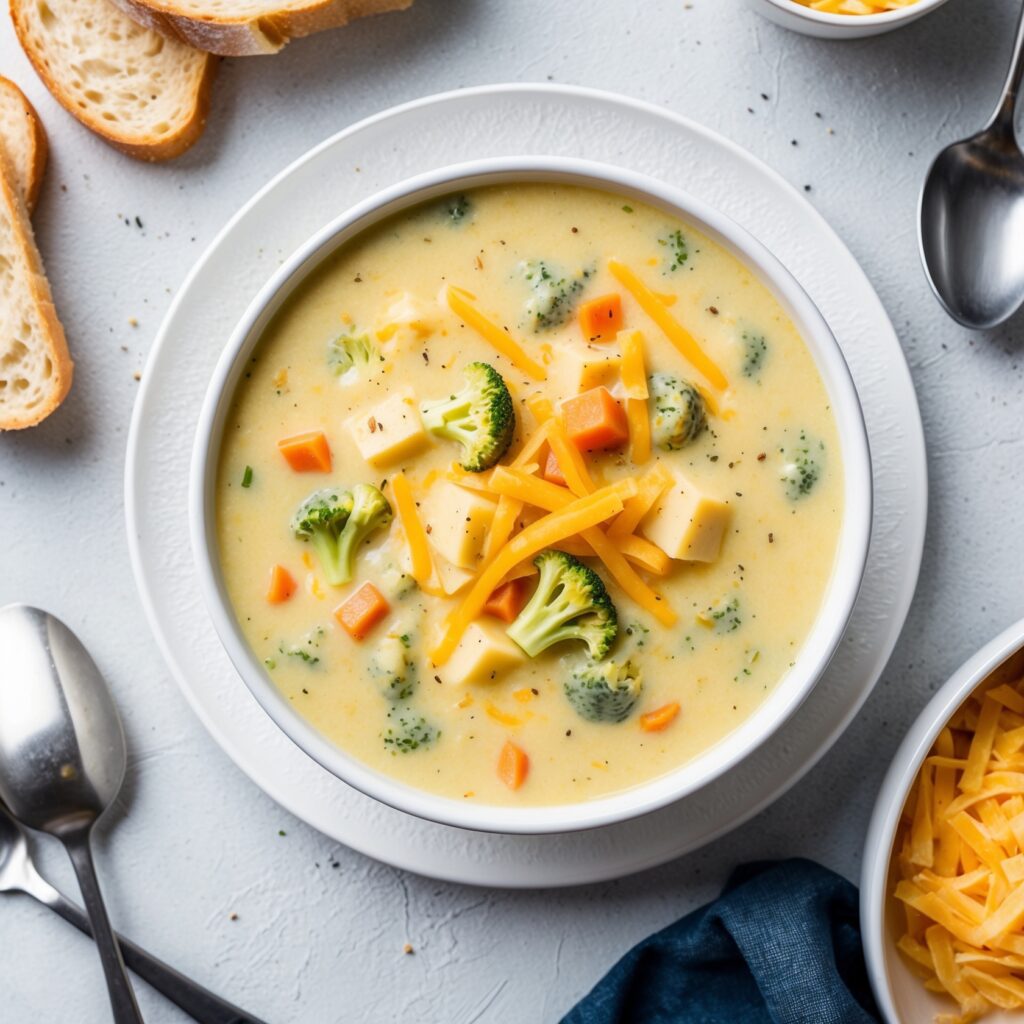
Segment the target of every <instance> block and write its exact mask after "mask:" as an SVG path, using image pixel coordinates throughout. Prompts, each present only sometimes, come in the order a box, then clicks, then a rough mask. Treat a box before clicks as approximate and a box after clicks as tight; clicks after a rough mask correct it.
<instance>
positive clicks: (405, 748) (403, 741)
mask: <svg viewBox="0 0 1024 1024" xmlns="http://www.w3.org/2000/svg"><path fill="white" fill-rule="evenodd" d="M388 721H389V722H392V723H393V724H392V725H389V726H388V727H387V728H386V729H385V730H384V731H383V732H382V733H381V739H382V740H383V741H384V746H385V747H387V748H388V749H389V750H390V751H391V754H392V756H394V755H395V754H408V753H410V752H411V751H413V750H419V748H420V747H429V746H430V744H431V743H434V742H436V741H437V740H439V739H440V738H441V730H440V729H437V728H435V727H434V726H433V725H431V724H430V723H429V722H428V721H427V720H426V719H425V718H424V717H423V716H422V715H417V714H415V713H414V712H412V711H411V710H410V708H409V706H408V705H407V704H401V705H398V706H397V707H394V708H392V709H391V710H390V711H389V712H388Z"/></svg>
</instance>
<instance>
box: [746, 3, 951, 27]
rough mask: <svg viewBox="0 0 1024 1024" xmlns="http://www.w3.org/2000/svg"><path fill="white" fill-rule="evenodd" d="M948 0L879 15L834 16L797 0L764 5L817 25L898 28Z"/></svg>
mask: <svg viewBox="0 0 1024 1024" xmlns="http://www.w3.org/2000/svg"><path fill="white" fill-rule="evenodd" d="M947 2H948V0H917V2H916V3H913V4H911V5H910V6H909V7H903V8H898V9H896V10H894V11H879V12H878V13H877V14H832V13H829V12H827V11H816V10H814V8H813V7H805V6H804V5H803V4H799V3H797V2H796V0H764V3H768V4H771V5H772V7H775V8H777V9H778V10H780V11H785V12H786V13H788V14H793V15H795V16H797V17H801V18H804V19H806V20H807V21H811V22H814V23H815V24H817V25H838V26H842V27H844V28H846V27H849V28H855V27H856V26H858V25H861V26H865V27H868V26H871V25H879V26H883V25H890V26H894V27H895V26H896V25H898V24H899V23H900V22H903V21H908V20H914V19H917V18H920V17H921V16H922V15H923V14H925V13H927V12H928V11H929V10H930V9H931V8H933V7H941V6H942V5H943V4H944V3H947Z"/></svg>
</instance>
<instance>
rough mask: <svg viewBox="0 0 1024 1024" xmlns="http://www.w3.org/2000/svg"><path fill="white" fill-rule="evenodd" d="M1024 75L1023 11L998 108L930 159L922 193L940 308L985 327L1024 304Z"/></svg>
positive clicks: (928, 259) (925, 243) (924, 231)
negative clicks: (1017, 124)
mask: <svg viewBox="0 0 1024 1024" xmlns="http://www.w3.org/2000/svg"><path fill="white" fill-rule="evenodd" d="M1022 77H1024V10H1022V12H1021V17H1020V20H1019V22H1018V25H1017V35H1016V39H1015V42H1014V48H1013V57H1012V60H1011V62H1010V70H1009V73H1008V74H1007V76H1006V83H1005V85H1004V86H1003V94H1002V98H1001V99H1000V102H999V107H998V108H997V109H996V112H995V114H993V116H992V119H991V120H990V121H989V123H988V124H987V125H986V126H985V128H984V129H983V130H982V131H981V132H979V133H978V134H977V135H973V136H971V137H970V138H969V139H964V140H963V141H961V142H955V143H953V144H952V145H951V146H948V147H947V148H946V149H944V150H943V151H942V152H941V153H940V154H939V155H938V157H937V158H936V159H935V161H934V163H933V164H932V166H931V168H930V170H929V171H928V175H927V177H926V179H925V183H924V188H923V189H922V191H921V204H920V208H919V218H918V219H919V227H920V240H921V258H922V261H923V262H924V268H925V273H926V274H927V276H928V281H929V283H930V284H931V286H932V290H933V291H934V292H935V295H936V296H937V297H938V299H939V302H941V303H942V305H943V307H944V308H945V310H946V312H947V313H949V315H950V316H951V317H953V319H954V320H956V321H957V322H958V323H961V324H963V325H964V326H965V327H971V328H975V329H977V330H986V329H988V328H991V327H995V326H996V325H997V324H1001V323H1003V321H1005V320H1008V319H1009V318H1010V317H1011V316H1013V314H1014V313H1016V312H1017V310H1018V309H1020V307H1021V305H1022V304H1024V245H1022V244H1021V239H1022V238H1024V154H1022V153H1021V150H1020V147H1019V145H1018V144H1017V135H1016V131H1015V128H1014V115H1015V113H1016V107H1017V96H1018V92H1019V89H1020V85H1021V79H1022Z"/></svg>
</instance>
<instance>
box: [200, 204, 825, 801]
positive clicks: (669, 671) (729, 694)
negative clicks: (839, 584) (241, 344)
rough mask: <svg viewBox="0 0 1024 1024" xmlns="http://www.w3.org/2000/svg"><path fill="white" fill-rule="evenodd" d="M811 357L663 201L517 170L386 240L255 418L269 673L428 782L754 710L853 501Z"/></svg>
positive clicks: (259, 616)
mask: <svg viewBox="0 0 1024 1024" xmlns="http://www.w3.org/2000/svg"><path fill="white" fill-rule="evenodd" d="M842 481H843V474H842V466H841V462H840V447H839V443H838V439H837V436H836V425H835V422H834V420H833V417H832V414H831V412H830V409H829V400H828V395H827V393H826V390H825V387H824V385H823V383H822V381H821V379H820V377H819V375H818V372H817V369H816V367H815V363H814V360H813V358H812V356H811V354H810V352H809V351H808V349H807V348H806V346H805V345H804V343H803V341H802V340H801V338H800V336H799V334H798V333H797V331H796V330H795V328H794V326H793V324H792V323H791V322H790V321H789V319H788V318H787V317H786V315H785V314H784V312H783V311H782V309H781V308H780V306H779V305H778V303H777V302H776V301H775V299H774V298H773V297H772V295H771V294H770V292H769V291H768V290H767V289H766V288H765V287H764V285H763V284H761V283H760V281H759V280H758V279H757V278H756V277H755V276H754V274H752V273H751V272H750V271H749V270H748V269H747V268H746V267H745V266H744V265H743V264H742V263H741V262H740V261H739V260H737V259H736V258H735V257H733V256H732V255H730V254H729V253H728V252H726V251H725V250H724V249H723V248H722V247H721V246H719V245H717V244H716V243H714V242H712V241H710V240H709V239H708V238H706V237H704V236H703V235H701V234H700V233H699V232H698V231H696V230H695V229H694V228H693V227H691V226H690V225H689V224H687V223H685V222H681V221H677V220H675V219H673V218H672V217H670V216H667V215H666V214H665V213H664V212H662V211H660V210H656V209H654V208H652V207H648V206H645V205H643V204H641V203H638V202H636V201H635V200H632V199H629V200H626V199H623V198H622V197H620V196H616V195H613V194H609V193H605V192H600V191H591V190H588V189H584V188H578V187H572V186H565V185H553V184H521V185H510V186H501V187H488V188H482V189H479V190H474V191H470V192H468V193H466V194H462V195H453V196H451V197H448V198H446V199H443V200H440V201H435V202H431V203H429V204H426V205H423V206H420V207H417V208H416V209H414V210H412V211H410V212H406V213H402V214H400V215H398V216H395V217H394V218H393V219H390V220H388V221H386V222H384V223H382V224H380V225H379V226H377V227H375V228H373V229H372V230H369V231H367V232H366V233H364V234H361V235H360V236H359V237H357V238H356V239H355V240H353V241H351V242H349V243H348V244H347V245H345V246H344V248H343V249H342V250H341V251H339V252H338V253H337V254H336V255H335V256H333V257H332V258H331V259H330V260H329V261H328V262H327V263H326V264H325V265H324V266H323V267H322V268H321V269H320V270H319V271H318V272H317V273H316V274H315V275H314V276H312V277H311V278H310V279H308V280H307V281H306V282H305V283H304V285H303V286H302V287H301V288H300V289H299V290H298V291H297V292H296V293H295V294H294V295H293V296H292V297H291V299H290V300H289V302H288V303H287V305H286V307H285V308H284V309H283V310H282V311H281V312H280V313H279V314H278V315H277V316H276V318H275V319H274V321H273V323H272V324H271V325H270V327H269V328H268V329H267V330H266V332H265V335H264V336H263V337H262V338H261V340H260V341H259V344H258V346H257V348H256V349H255V352H254V354H253V355H252V357H251V360H250V362H249V365H248V366H247V368H246V371H245V374H244V378H243V380H242V381H241V383H240V385H239V387H238V389H237V393H236V394H235V395H234V397H233V404H232V406H231V409H230V413H229V415H228V418H227V423H226V428H225V433H224V439H223V445H222V451H221V455H220V463H219V474H218V480H217V490H216V495H217V500H216V505H217V534H218V540H219V553H220V561H221V565H222V568H223V574H224V579H225V582H226V586H227V590H228V593H229V595H230V600H231V602H232V604H233V607H234V610H235V614H236V615H237V618H238V621H239V623H240V625H241V628H242V630H243V632H244V634H245V636H246V638H247V639H248V642H249V644H250V645H251V646H252V649H253V650H254V651H255V652H256V654H257V656H258V658H259V659H260V661H262V663H263V664H264V665H265V666H266V672H267V674H268V675H269V677H270V678H271V679H272V680H273V682H274V684H275V685H276V686H277V687H278V688H279V689H280V691H281V692H282V693H283V694H284V695H285V696H286V698H287V699H288V700H289V701H290V702H291V703H292V705H293V706H294V708H295V709H296V711H298V712H299V714H301V715H303V716H304V717H305V718H306V719H308V721H309V722H310V723H312V724H313V725H314V726H315V727H316V728H317V729H318V730H320V731H321V732H322V733H323V734H324V735H325V736H327V737H329V738H330V740H331V741H333V742H334V743H335V744H337V745H338V746H339V747H340V748H342V749H343V750H344V751H346V752H347V753H348V754H350V755H352V756H354V757H356V758H358V759H359V760H360V761H362V762H364V763H365V764H367V765H369V766H370V767H372V768H374V769H376V770H377V771H380V772H383V773H385V774H387V775H389V776H393V777H395V778H398V779H401V780H402V781H404V782H406V783H409V784H410V785H412V786H416V787H420V788H422V789H425V790H429V791H431V792H433V793H437V794H442V795H444V796H447V797H452V798H455V799H457V800H471V801H480V802H483V803H488V804H505V805H526V804H555V803H564V802H575V801H580V800H586V799H589V798H593V797H597V796H602V795H606V794H609V793H612V792H614V791H616V790H622V789H625V788H628V787H631V786H636V785H637V784H639V783H642V782H644V781H646V780H649V779H652V778H654V777H655V776H658V775H661V774H663V773H665V772H668V771H670V770H671V769H674V768H677V767H679V766H680V765H682V764H684V763H685V762H687V761H689V760H690V759H692V758H694V757H695V756H696V755H698V754H700V753H701V752H702V751H705V750H707V749H708V748H709V747H710V746H712V745H713V744H715V743H717V742H719V741H720V740H721V739H722V738H723V737H724V736H726V735H727V734H728V733H729V732H730V731H731V730H733V729H735V728H736V727H737V726H738V725H740V724H741V723H742V722H744V720H746V719H747V718H749V716H750V715H752V714H755V713H756V712H757V709H758V707H759V706H760V705H761V703H762V702H763V701H764V699H765V695H766V694H768V693H769V692H770V691H771V690H772V689H773V687H775V686H777V685H778V683H779V681H780V679H782V678H783V677H784V676H785V675H786V673H787V671H788V670H789V669H790V667H791V666H792V665H793V663H794V660H795V659H796V657H797V655H798V653H799V651H800V648H801V645H802V644H803V643H804V640H805V638H806V636H807V634H808V632H809V630H810V628H811V626H812V624H813V622H814V619H815V616H816V614H817V612H818V609H819V606H820V604H821V602H822V598H823V595H824V592H825V590H826V587H827V586H828V583H829V580H830V576H831V573H832V570H833V563H834V559H835V554H836V548H837V542H838V536H839V531H840V525H841V518H842V514H843V508H842Z"/></svg>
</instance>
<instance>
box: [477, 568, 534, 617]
mask: <svg viewBox="0 0 1024 1024" xmlns="http://www.w3.org/2000/svg"><path fill="white" fill-rule="evenodd" d="M524 604H526V579H525V578H523V577H520V578H519V579H516V580H509V581H508V582H507V583H502V585H501V586H500V587H498V588H497V589H495V590H494V591H493V592H492V593H491V596H490V597H489V598H487V604H485V605H484V612H485V613H486V614H487V615H493V616H494V618H496V619H501V621H502V622H515V621H516V617H517V616H518V615H519V613H520V612H521V611H522V610H523V605H524Z"/></svg>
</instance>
